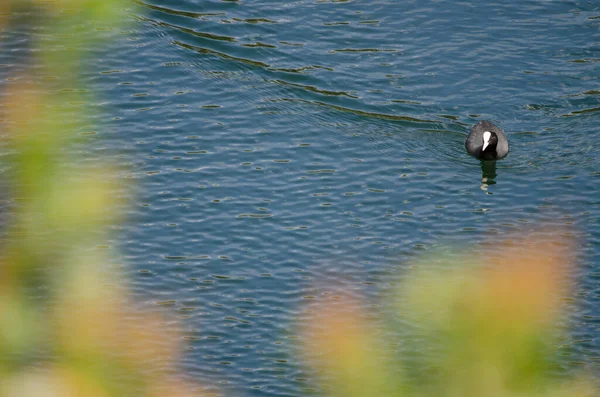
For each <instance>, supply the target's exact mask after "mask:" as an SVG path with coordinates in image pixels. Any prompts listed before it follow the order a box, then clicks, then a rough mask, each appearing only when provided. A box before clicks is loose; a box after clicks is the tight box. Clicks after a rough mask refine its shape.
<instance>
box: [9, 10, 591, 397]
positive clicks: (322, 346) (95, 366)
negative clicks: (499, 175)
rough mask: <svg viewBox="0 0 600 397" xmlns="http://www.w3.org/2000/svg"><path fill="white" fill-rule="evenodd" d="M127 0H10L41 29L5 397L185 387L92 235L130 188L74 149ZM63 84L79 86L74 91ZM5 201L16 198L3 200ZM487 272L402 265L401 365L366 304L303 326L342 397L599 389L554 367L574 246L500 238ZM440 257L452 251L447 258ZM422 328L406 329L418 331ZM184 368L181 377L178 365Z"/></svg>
mask: <svg viewBox="0 0 600 397" xmlns="http://www.w3.org/2000/svg"><path fill="white" fill-rule="evenodd" d="M132 6H133V3H132V2H130V1H127V0H55V1H48V0H37V1H36V0H30V1H8V2H7V1H3V2H0V29H10V28H11V23H12V22H11V20H10V15H11V14H12V13H14V12H17V10H25V9H29V10H34V11H30V13H31V15H32V16H33V15H35V18H34V20H32V21H31V23H35V24H36V25H37V24H44V26H45V27H46V28H47V29H48V31H49V32H52V40H53V42H52V43H53V44H52V45H51V46H45V45H44V40H47V39H48V38H47V37H45V36H43V35H38V36H36V39H37V40H38V41H34V42H33V44H31V45H32V46H33V47H34V48H35V51H32V52H31V56H32V57H35V58H33V59H31V62H30V64H31V65H32V66H31V68H30V69H29V70H23V71H19V73H20V74H19V75H18V76H14V78H13V79H12V81H11V82H10V84H9V85H8V86H7V87H4V88H5V93H4V95H3V97H2V98H4V99H3V103H2V105H3V106H2V107H3V109H4V111H3V112H4V114H3V115H2V122H0V127H1V128H2V134H3V136H4V138H5V139H6V140H8V142H9V145H10V146H11V148H10V150H12V152H13V154H12V155H11V156H10V157H7V158H10V162H11V163H10V164H9V166H8V167H7V168H8V169H9V172H8V174H9V175H10V189H11V191H10V194H11V196H12V197H13V198H14V200H12V202H13V203H14V205H13V207H11V211H12V214H11V217H10V225H8V226H5V229H6V230H5V235H6V236H7V237H6V238H5V239H4V241H3V246H2V251H1V256H0V397H21V396H23V397H25V396H27V397H30V396H48V397H50V396H73V397H76V396H92V397H111V396H129V395H131V396H133V395H135V396H151V397H154V396H157V397H158V396H174V397H178V396H187V395H192V394H193V395H199V394H198V392H199V390H200V388H199V387H198V386H197V385H191V384H187V383H185V382H183V381H180V380H178V379H176V378H173V377H172V376H171V375H170V374H169V373H167V371H168V370H169V369H173V367H174V365H175V364H176V359H177V352H178V351H179V349H180V346H178V345H177V341H178V340H179V339H180V338H178V336H177V335H173V334H169V333H168V332H167V331H165V327H164V323H165V320H164V319H161V318H158V317H156V316H153V315H149V314H143V313H137V312H135V310H134V307H135V305H134V304H133V303H132V301H131V299H130V297H129V296H128V294H127V286H126V284H125V282H124V281H123V278H122V275H120V274H118V273H117V272H116V271H115V270H114V267H111V266H109V264H110V263H111V262H112V261H114V260H115V258H118V256H117V255H116V254H115V253H111V252H109V250H99V249H94V245H95V244H94V242H97V241H99V239H101V238H102V233H108V227H109V226H110V225H112V224H115V223H117V222H118V221H119V215H118V211H117V208H118V207H119V204H120V203H119V202H118V200H117V197H119V196H122V193H119V191H120V190H122V187H121V186H119V184H118V183H117V182H115V181H116V180H117V178H113V177H111V175H115V173H116V172H115V170H113V169H111V168H110V167H107V166H106V165H101V164H94V165H91V166H85V167H84V166H83V165H81V164H82V162H80V161H78V160H80V159H79V158H78V157H77V155H76V153H74V152H73V151H70V150H66V149H68V147H69V145H70V144H72V143H73V142H74V141H75V140H76V139H77V138H78V131H81V129H82V128H84V127H85V125H86V121H85V120H86V114H85V112H86V111H87V110H86V108H85V107H82V106H77V104H81V103H84V102H85V101H84V100H83V98H81V92H82V90H81V89H78V88H79V86H80V83H79V82H78V78H77V76H78V75H79V73H80V68H81V67H82V65H83V64H85V61H86V58H87V56H88V53H89V49H90V48H93V47H94V45H97V43H98V40H99V38H98V37H96V35H95V34H94V32H96V31H100V30H101V28H105V27H107V26H116V24H118V23H119V22H120V21H122V20H123V19H125V18H124V16H123V12H124V11H123V9H126V8H127V7H132ZM65 88H67V89H65ZM3 210H4V211H8V209H7V208H4V209H3ZM495 246H496V248H499V249H497V250H496V251H493V252H490V253H489V254H488V255H484V256H482V257H485V258H493V261H492V263H490V264H488V265H487V266H481V265H480V264H471V263H472V262H473V261H472V258H466V257H465V258H462V259H456V258H454V259H447V260H445V262H446V264H445V265H444V266H436V267H435V268H431V267H429V266H428V264H429V263H431V262H436V263H439V262H440V256H436V257H435V259H434V257H429V258H425V259H422V260H421V261H420V262H419V263H417V264H416V265H415V266H414V267H413V268H412V269H411V271H410V272H409V273H408V274H407V275H405V277H404V279H403V281H402V283H401V285H400V288H399V298H398V302H399V303H398V307H397V311H398V314H399V317H400V318H401V319H402V321H400V323H402V324H404V326H403V328H405V329H403V330H398V333H399V334H402V335H405V338H404V340H403V343H402V347H401V348H398V347H396V349H397V350H398V351H400V352H408V351H410V352H411V357H410V359H408V357H400V358H401V359H400V360H396V359H395V358H394V357H391V355H390V354H389V350H390V346H393V345H392V344H390V343H386V340H385V338H384V337H383V336H382V335H383V334H382V332H381V330H379V329H378V328H377V327H375V326H374V325H372V324H371V320H370V317H369V316H367V314H366V313H361V312H360V311H359V310H358V309H357V307H358V306H359V305H358V304H357V303H356V302H352V301H350V300H349V299H342V300H338V301H336V302H335V304H333V305H330V306H327V307H325V308H324V309H323V310H322V311H321V312H320V313H319V314H318V315H317V316H316V318H315V319H314V321H313V322H312V323H311V324H309V326H308V328H307V329H306V330H305V331H306V332H305V336H306V338H305V339H307V340H310V343H308V344H307V350H308V352H309V353H310V356H311V357H312V358H313V361H312V362H313V364H314V366H315V367H316V368H318V369H319V370H320V373H321V374H322V375H323V383H324V385H326V387H324V389H325V390H326V391H327V393H329V394H331V395H332V396H336V397H337V396H340V397H341V396H343V397H366V396H406V397H425V396H427V397H432V396H435V397H481V396H486V397H588V396H589V397H591V396H595V395H598V393H597V389H596V388H595V385H594V383H593V382H592V380H591V378H590V377H588V376H585V375H580V376H575V377H572V378H567V379H565V377H562V378H556V377H553V376H552V368H553V365H554V364H555V362H556V346H557V341H558V339H557V338H558V337H559V332H558V324H559V323H560V319H561V314H562V313H561V309H562V306H563V305H562V302H563V299H564V298H565V297H566V296H567V294H568V293H569V286H570V284H571V281H570V280H569V277H568V274H570V264H571V263H572V261H573V258H572V257H571V255H570V253H571V252H572V249H571V248H570V247H569V246H568V245H567V244H564V243H562V244H561V243H558V242H556V241H543V240H521V241H520V242H519V244H514V243H513V244H511V243H510V242H508V241H507V242H504V243H501V244H498V243H497V244H495ZM441 261H442V262H444V260H441ZM409 325H410V326H409ZM169 372H171V373H172V372H174V371H169Z"/></svg>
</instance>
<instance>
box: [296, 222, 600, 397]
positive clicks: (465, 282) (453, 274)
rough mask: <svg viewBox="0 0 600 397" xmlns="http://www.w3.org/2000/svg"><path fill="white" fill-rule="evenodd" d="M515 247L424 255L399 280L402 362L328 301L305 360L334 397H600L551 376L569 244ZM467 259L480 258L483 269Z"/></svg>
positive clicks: (362, 319)
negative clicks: (476, 253) (319, 374)
mask: <svg viewBox="0 0 600 397" xmlns="http://www.w3.org/2000/svg"><path fill="white" fill-rule="evenodd" d="M537 234H538V235H540V236H541V235H543V234H544V233H537ZM550 234H552V233H550ZM516 241H518V243H515V242H514V241H511V240H507V241H504V242H500V243H499V242H497V241H496V242H494V245H493V247H494V249H491V248H490V249H489V252H485V253H483V254H481V253H480V254H479V255H470V256H465V257H459V258H457V257H456V255H447V254H440V253H438V254H435V255H430V256H429V257H427V258H424V259H421V260H420V261H419V262H418V263H416V264H415V265H414V266H413V267H412V268H411V269H410V271H409V272H408V274H406V275H404V277H403V279H402V281H401V283H400V286H399V289H398V299H397V301H398V305H397V313H398V317H399V319H400V321H399V322H398V323H397V324H398V325H396V326H395V327H394V332H393V333H394V334H395V335H402V337H403V340H402V342H401V347H396V348H395V350H397V351H398V352H395V354H399V355H400V359H395V358H394V357H390V354H389V353H390V352H389V349H390V347H391V346H393V344H391V343H389V342H388V343H386V340H385V338H383V337H382V336H381V335H382V334H381V330H378V329H376V328H374V327H373V326H372V324H371V323H372V319H371V320H369V321H367V320H366V318H367V316H366V314H365V313H364V312H361V311H360V310H359V309H357V307H358V306H359V305H357V304H356V302H352V301H351V300H349V299H347V298H343V299H337V301H334V300H331V301H330V303H328V304H326V306H325V308H324V309H323V310H322V312H321V313H320V314H319V315H318V316H316V318H315V319H314V320H313V322H312V323H311V324H310V326H309V327H308V328H307V329H306V331H305V336H306V339H307V340H309V341H310V342H309V343H308V344H307V346H306V349H307V352H308V353H309V354H308V356H309V357H311V358H312V359H311V362H312V364H313V365H314V366H316V367H317V368H318V369H320V373H321V375H322V378H323V384H324V388H325V389H326V390H327V392H328V393H329V394H330V395H332V396H336V397H337V396H340V397H341V396H344V397H347V396H352V397H367V396H374V395H378V396H380V395H388V396H407V397H425V396H427V397H431V396H436V397H481V396H487V397H592V396H597V395H600V394H599V393H598V389H597V385H596V382H595V381H594V380H593V379H592V378H591V377H589V376H585V375H583V374H581V375H578V376H574V377H570V378H566V379H565V377H566V376H567V375H565V376H561V377H557V376H556V374H557V372H558V371H556V369H557V364H558V362H559V358H558V351H557V346H558V345H559V336H560V332H559V330H560V329H561V328H562V327H561V325H562V324H563V322H564V316H562V314H563V313H562V310H563V308H564V306H565V305H564V303H565V300H566V298H567V296H568V293H569V287H570V285H571V284H572V280H571V279H570V277H569V275H570V274H572V273H573V272H572V270H573V269H572V265H571V264H572V263H573V260H574V258H573V257H572V252H573V249H572V247H571V246H570V245H569V244H567V243H565V242H564V241H557V240H552V239H547V238H541V237H539V236H538V237H537V238H531V239H522V238H521V239H516ZM474 257H477V258H485V259H484V260H483V261H484V262H487V263H486V265H485V266H483V265H482V264H480V263H477V261H475V260H474ZM490 262H491V263H490ZM432 264H436V266H431V265H432ZM338 298H339V297H338ZM385 346H387V347H388V349H387V350H388V351H387V352H386V349H385ZM403 354H404V356H403Z"/></svg>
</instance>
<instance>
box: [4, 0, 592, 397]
mask: <svg viewBox="0 0 600 397" xmlns="http://www.w3.org/2000/svg"><path fill="white" fill-rule="evenodd" d="M137 3H138V6H139V7H138V8H137V9H135V11H133V15H132V16H131V17H132V19H134V22H133V24H132V25H130V26H129V27H128V28H127V29H126V30H123V31H112V32H107V33H106V34H107V35H109V36H113V37H112V44H111V45H110V47H109V48H104V47H103V48H96V49H94V51H93V52H94V57H95V60H94V62H95V63H94V67H93V68H92V70H89V71H87V72H86V78H85V83H86V84H89V86H90V87H93V89H94V91H96V92H97V93H98V95H99V96H100V97H101V99H100V100H98V102H97V103H96V106H95V107H96V108H97V109H98V110H99V114H98V115H97V117H96V119H95V122H96V123H97V124H98V125H97V128H96V129H97V131H98V134H96V135H93V136H90V137H89V143H88V144H89V147H88V156H89V157H90V158H92V159H102V160H107V159H108V160H110V161H114V162H116V163H118V164H122V165H125V167H126V169H127V171H126V172H124V177H126V178H129V179H130V180H131V181H132V182H133V183H135V185H136V186H137V195H136V198H135V202H134V203H133V204H132V205H131V206H130V208H129V212H128V221H127V222H126V223H125V224H124V225H123V226H122V232H123V233H122V235H121V238H120V239H119V240H118V241H117V240H115V241H113V242H112V243H114V244H117V245H120V246H121V248H122V251H123V252H124V254H125V256H126V259H127V262H128V263H129V265H130V271H129V272H130V276H131V282H132V286H133V288H134V289H135V291H136V294H137V295H138V296H140V297H141V299H142V300H143V301H144V302H146V303H147V305H148V306H149V307H150V306H156V305H160V306H161V308H162V310H164V311H165V312H169V313H172V314H174V315H175V316H176V317H175V319H176V323H177V324H176V325H177V326H178V327H181V328H182V329H184V330H185V336H186V339H188V342H189V349H188V350H186V352H185V354H184V357H183V368H184V372H185V373H186V376H189V377H190V378H193V379H200V380H201V381H202V383H203V384H205V385H208V386H211V385H214V387H215V388H219V389H221V390H224V391H225V394H229V395H244V396H260V395H276V396H283V395H292V396H299V395H304V394H306V392H305V391H304V390H305V389H310V388H313V387H315V384H314V379H313V378H312V377H310V376H309V375H307V373H306V371H305V370H304V369H303V368H302V367H301V366H300V363H299V359H298V358H297V355H295V354H294V351H293V350H294V346H296V344H297V339H296V338H297V335H298V329H297V327H296V324H297V322H298V321H299V320H301V319H302V318H303V317H304V316H306V315H307V307H314V306H318V302H319V299H321V298H322V293H321V289H320V288H321V287H322V286H323V285H326V286H327V285H329V286H333V288H335V289H337V290H344V291H346V292H349V293H351V294H356V295H362V296H366V297H367V298H366V299H368V300H369V299H370V300H372V301H373V302H377V298H378V297H380V296H381V295H382V291H384V290H385V289H386V288H388V287H389V286H390V285H392V284H393V283H394V280H395V277H396V274H397V272H398V271H399V270H401V269H402V268H403V267H404V266H406V265H408V264H409V263H410V261H411V259H412V258H413V257H415V256H416V255H419V254H420V253H423V252H427V251H428V250H431V249H434V248H436V247H438V246H441V245H444V244H460V245H471V244H476V243H478V242H481V241H483V240H484V239H486V238H490V237H494V236H497V238H499V239H500V238H502V237H503V236H507V235H509V234H511V233H515V232H517V233H518V232H525V233H526V232H527V230H529V228H530V227H531V226H532V225H545V226H547V227H549V228H551V229H555V230H557V232H558V231H559V230H563V228H564V227H565V226H568V227H572V229H571V230H570V231H571V232H572V233H575V234H576V235H578V236H579V237H580V238H579V251H578V252H579V254H580V264H581V268H580V270H581V272H580V273H581V277H580V284H579V285H578V287H577V290H576V291H575V294H574V295H575V296H576V297H577V298H578V299H580V302H581V304H580V306H579V308H578V309H577V310H576V311H575V312H574V313H573V318H574V323H575V331H574V335H573V337H572V340H571V341H569V344H570V345H571V347H572V349H571V350H572V353H571V354H572V360H571V364H573V365H579V364H584V365H589V366H592V368H596V369H597V368H598V364H597V363H598V360H599V358H600V339H599V338H598V336H599V334H598V323H599V319H600V317H599V313H598V304H599V303H600V302H599V293H600V288H599V286H598V279H599V277H600V224H599V223H598V220H599V215H600V193H599V188H600V156H599V150H600V143H599V140H600V122H599V121H598V120H599V118H598V117H599V116H600V100H599V99H600V82H599V79H598V76H599V69H598V65H600V63H599V62H600V34H599V33H598V29H599V27H600V6H599V5H598V3H597V2H592V1H589V2H588V1H580V2H575V1H547V2H540V1H522V2H502V1H473V2H459V1H443V0H439V1H433V0H424V1H423V0H418V1H417V0H413V1H410V0H407V1H392V0H390V1H376V0H354V1H342V0H337V1H336V0H320V1H317V0H310V1H267V0H252V1H231V0H229V1H225V0H223V1H194V0H147V1H144V2H141V1H139V2H137ZM8 39H9V40H12V42H10V41H9V44H8V46H12V48H18V47H19V45H20V44H19V43H20V42H19V38H18V35H16V34H15V35H14V36H10V35H8ZM17 55H18V54H17ZM17 55H16V54H14V53H13V54H4V55H3V56H2V62H1V63H3V64H17V65H18V61H15V60H14V59H13V58H11V57H15V56H17ZM481 119H488V120H491V121H493V122H495V123H497V124H498V125H499V126H500V127H501V128H503V129H504V130H505V131H506V134H507V137H508V139H509V142H510V144H511V152H510V154H509V155H508V157H506V158H505V159H504V160H502V161H499V162H498V163H497V168H496V169H495V170H483V171H482V167H481V165H480V163H479V161H477V160H475V159H473V158H471V157H469V156H468V155H467V154H466V153H465V150H464V146H463V144H464V140H465V137H466V133H467V132H468V129H469V128H470V126H471V125H473V124H475V123H476V122H477V121H478V120H481ZM482 172H484V173H485V175H482ZM491 174H495V177H493V176H492V175H491ZM482 176H484V177H485V180H482ZM568 360H569V359H568Z"/></svg>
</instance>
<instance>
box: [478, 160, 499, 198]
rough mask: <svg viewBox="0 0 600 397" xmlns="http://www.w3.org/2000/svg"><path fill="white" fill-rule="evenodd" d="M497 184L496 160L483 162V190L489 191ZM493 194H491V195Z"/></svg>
mask: <svg viewBox="0 0 600 397" xmlns="http://www.w3.org/2000/svg"><path fill="white" fill-rule="evenodd" d="M495 184H496V160H482V161H481V190H484V191H487V190H488V187H489V186H490V185H495ZM490 194H491V193H490Z"/></svg>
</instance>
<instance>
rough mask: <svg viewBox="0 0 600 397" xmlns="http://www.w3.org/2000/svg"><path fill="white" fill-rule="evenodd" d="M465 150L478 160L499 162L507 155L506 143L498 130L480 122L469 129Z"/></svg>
mask: <svg viewBox="0 0 600 397" xmlns="http://www.w3.org/2000/svg"><path fill="white" fill-rule="evenodd" d="M465 148H466V149H467V152H469V154H470V155H471V156H473V157H476V158H478V159H479V160H500V159H501V158H504V157H505V156H506V155H507V154H508V141H507V140H506V136H505V135H504V132H502V130H501V129H500V128H498V127H496V126H495V125H494V124H492V123H490V122H489V121H487V120H482V121H480V122H479V123H477V124H475V125H474V126H473V128H471V132H469V136H468V137H467V140H466V141H465Z"/></svg>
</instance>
